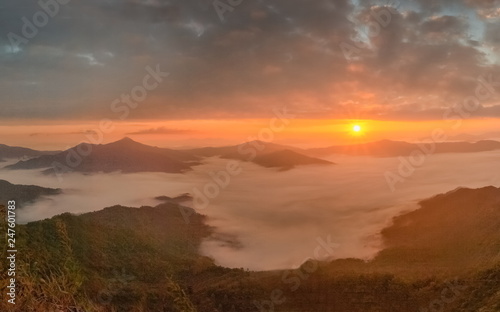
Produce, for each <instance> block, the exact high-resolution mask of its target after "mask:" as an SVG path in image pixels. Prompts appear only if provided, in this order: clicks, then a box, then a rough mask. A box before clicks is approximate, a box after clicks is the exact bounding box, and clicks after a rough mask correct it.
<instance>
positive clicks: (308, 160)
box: [187, 140, 332, 169]
mask: <svg viewBox="0 0 500 312" xmlns="http://www.w3.org/2000/svg"><path fill="white" fill-rule="evenodd" d="M187 152H189V153H192V154H194V155H199V156H203V157H213V156H219V157H221V158H224V159H235V160H241V161H251V162H253V163H255V164H258V165H261V166H263V167H269V168H271V167H273V168H281V169H290V168H293V167H296V166H301V165H310V164H318V165H319V164H323V165H326V164H332V163H331V162H329V161H325V160H322V159H317V158H312V157H309V156H306V155H303V153H304V150H302V149H300V148H295V147H291V146H287V145H280V144H275V143H268V142H263V141H258V140H256V141H251V142H246V143H243V144H239V145H233V146H223V147H205V148H198V149H191V150H187Z"/></svg>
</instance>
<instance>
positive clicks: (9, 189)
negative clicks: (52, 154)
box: [0, 180, 62, 205]
mask: <svg viewBox="0 0 500 312" xmlns="http://www.w3.org/2000/svg"><path fill="white" fill-rule="evenodd" d="M61 192H62V191H61V189H53V188H45V187H40V186H35V185H16V184H12V183H9V182H7V181H5V180H0V203H7V201H9V200H15V201H16V203H17V204H18V205H23V204H24V203H28V202H33V201H35V200H36V199H38V198H40V197H42V196H48V195H58V194H61Z"/></svg>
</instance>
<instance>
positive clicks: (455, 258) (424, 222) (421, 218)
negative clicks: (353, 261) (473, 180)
mask: <svg viewBox="0 0 500 312" xmlns="http://www.w3.org/2000/svg"><path fill="white" fill-rule="evenodd" d="M420 206H421V208H420V209H418V210H416V211H413V212H410V213H407V214H404V215H402V216H398V217H396V218H394V221H393V225H391V226H390V227H388V228H386V229H384V230H383V231H382V237H383V240H384V247H385V249H384V250H383V251H382V252H381V253H380V254H379V255H378V256H377V258H376V259H375V261H379V262H381V263H383V262H385V261H389V262H390V263H391V265H392V266H394V265H396V263H397V262H399V263H400V264H401V265H404V266H406V267H408V266H411V265H417V266H420V267H426V266H427V267H432V266H436V267H440V268H447V270H450V271H460V270H464V269H470V268H480V267H483V268H485V267H489V266H491V265H493V264H495V263H498V262H499V261H500V221H499V220H500V189H498V188H495V187H493V186H490V187H485V188H481V189H467V188H458V189H456V190H454V191H452V192H449V193H446V194H441V195H438V196H435V197H433V198H430V199H427V200H424V201H421V202H420Z"/></svg>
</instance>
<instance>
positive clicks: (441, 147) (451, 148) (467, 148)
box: [307, 140, 500, 157]
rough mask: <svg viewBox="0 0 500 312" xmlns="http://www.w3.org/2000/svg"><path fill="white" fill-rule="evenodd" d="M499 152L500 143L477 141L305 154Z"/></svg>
mask: <svg viewBox="0 0 500 312" xmlns="http://www.w3.org/2000/svg"><path fill="white" fill-rule="evenodd" d="M493 150H500V142H497V141H489V140H485V141H478V142H475V143H469V142H442V143H432V144H422V145H420V144H413V143H407V142H399V141H390V140H382V141H377V142H371V143H363V144H356V145H339V146H330V147H325V148H312V149H308V150H307V153H308V154H310V155H314V156H318V157H321V156H328V155H333V154H344V155H352V156H375V157H395V156H408V155H410V154H411V153H412V152H414V151H423V152H424V153H429V152H428V151H433V152H431V153H477V152H486V151H493Z"/></svg>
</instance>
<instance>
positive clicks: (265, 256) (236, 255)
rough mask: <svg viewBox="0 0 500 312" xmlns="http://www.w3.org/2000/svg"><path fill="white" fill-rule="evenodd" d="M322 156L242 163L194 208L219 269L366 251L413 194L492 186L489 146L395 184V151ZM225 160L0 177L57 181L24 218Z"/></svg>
mask: <svg viewBox="0 0 500 312" xmlns="http://www.w3.org/2000/svg"><path fill="white" fill-rule="evenodd" d="M329 160H331V161H334V162H336V163H337V164H338V165H332V166H304V167H299V168H295V169H292V170H288V171H278V170H276V169H268V168H262V167H259V166H257V165H254V164H252V163H242V164H241V166H242V168H243V170H242V172H241V173H240V174H239V175H237V176H234V177H232V178H231V182H230V183H229V185H228V186H227V187H226V188H225V189H223V190H221V192H220V194H219V196H217V197H216V198H214V199H211V200H210V204H209V205H208V207H206V208H205V209H203V210H200V211H199V212H200V213H202V214H205V215H207V216H208V223H209V224H210V225H212V226H214V227H215V229H216V233H215V235H214V237H212V238H209V239H207V240H205V241H204V242H203V244H202V246H201V248H200V249H201V250H200V251H201V252H202V253H203V254H205V255H208V256H210V257H213V258H214V259H215V261H216V262H217V263H218V264H220V265H223V266H227V267H238V268H239V267H243V268H249V269H252V270H272V269H284V268H293V267H297V266H299V265H300V264H302V263H303V262H304V261H305V260H307V259H310V258H314V250H315V248H316V247H317V246H318V241H317V240H318V239H323V240H324V241H327V240H330V241H332V242H335V243H336V244H338V245H337V247H336V248H335V253H334V255H333V257H334V258H345V257H356V258H362V259H369V258H370V257H372V256H373V255H374V254H375V253H376V252H377V251H378V250H380V248H382V245H381V241H380V237H379V235H378V233H379V232H380V230H381V229H382V228H384V227H386V226H388V225H390V223H391V220H392V218H393V217H394V216H396V215H398V214H401V213H404V212H408V211H411V210H414V209H417V208H418V201H419V200H421V199H425V198H428V197H431V196H434V195H436V194H438V193H443V192H448V191H451V190H453V189H455V188H457V187H470V188H478V187H483V186H488V185H494V186H500V152H498V151H496V152H484V153H475V154H437V155H433V156H429V157H428V158H427V159H426V161H425V163H424V164H423V165H422V166H421V167H419V168H417V169H416V170H415V172H414V173H413V175H411V176H410V177H409V178H407V179H406V180H405V182H404V183H398V184H396V186H395V187H396V188H395V190H394V191H391V189H390V187H389V186H388V184H387V182H386V179H385V177H384V174H385V173H386V172H387V171H389V170H390V171H392V172H394V173H396V172H397V170H398V166H399V165H400V160H399V159H398V158H372V157H350V156H337V157H331V158H329ZM227 161H228V160H224V159H218V158H211V159H208V160H207V161H206V163H205V164H204V165H201V166H197V167H194V170H193V171H191V172H188V173H185V174H165V173H140V174H121V173H112V174H89V175H83V174H79V173H70V174H65V175H64V176H63V180H62V181H59V180H58V179H57V178H55V177H54V176H47V175H42V174H41V173H40V171H39V170H15V171H13V170H5V169H0V179H4V180H7V181H9V182H11V183H14V184H30V185H31V184H33V185H39V186H43V187H52V188H61V189H63V191H64V192H63V194H61V195H58V196H51V197H46V198H44V199H42V200H40V201H37V202H36V203H34V204H32V205H29V206H26V207H24V208H22V209H20V210H19V212H18V214H19V217H18V220H19V222H22V223H25V222H29V221H35V220H40V219H44V218H49V217H52V216H54V215H57V214H61V213H63V212H72V213H76V214H78V213H84V212H89V211H96V210H100V209H102V208H104V207H109V206H113V205H116V204H120V205H125V206H132V207H140V206H142V205H156V204H158V203H159V202H158V201H156V200H154V199H153V198H154V197H155V196H159V195H167V196H176V195H179V194H182V193H192V191H193V188H198V189H200V190H202V189H203V187H204V186H205V185H206V184H207V183H210V182H212V178H211V177H210V176H209V175H208V172H210V171H212V172H217V171H220V170H224V168H225V167H226V163H227ZM7 164H8V163H1V164H0V166H4V165H7ZM497 173H498V174H497ZM166 230H167V229H166Z"/></svg>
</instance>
